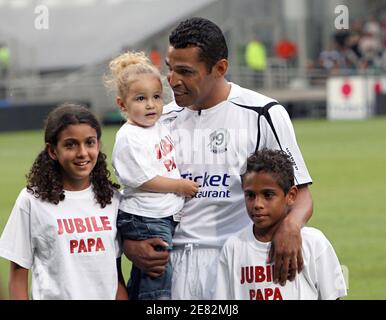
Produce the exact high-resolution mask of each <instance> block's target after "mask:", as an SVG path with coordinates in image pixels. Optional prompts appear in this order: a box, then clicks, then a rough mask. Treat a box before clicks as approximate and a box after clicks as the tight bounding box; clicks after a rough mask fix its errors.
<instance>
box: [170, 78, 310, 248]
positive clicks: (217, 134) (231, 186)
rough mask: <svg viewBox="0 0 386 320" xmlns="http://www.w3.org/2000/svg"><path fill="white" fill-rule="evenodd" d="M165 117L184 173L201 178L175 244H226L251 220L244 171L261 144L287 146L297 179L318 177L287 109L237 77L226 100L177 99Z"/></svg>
mask: <svg viewBox="0 0 386 320" xmlns="http://www.w3.org/2000/svg"><path fill="white" fill-rule="evenodd" d="M163 121H164V123H165V124H167V125H169V127H170V130H171V133H172V138H173V141H174V142H175V144H176V160H177V166H178V168H179V169H180V172H181V176H182V177H184V178H186V179H190V180H194V181H196V182H198V183H199V184H200V189H199V192H198V193H197V194H196V196H195V197H194V198H192V199H191V200H189V201H187V202H185V206H184V208H183V209H182V218H181V222H180V224H179V226H178V227H177V229H176V233H175V236H174V244H175V245H183V244H186V243H197V244H200V245H203V246H209V247H210V246H212V247H221V246H222V245H223V244H224V242H225V240H226V239H227V238H229V236H230V235H232V234H234V233H235V232H238V231H240V230H241V229H243V228H244V227H245V226H247V225H248V224H249V223H250V220H249V218H248V215H247V213H246V211H245V204H244V195H243V191H242V189H241V178H240V174H242V173H243V172H244V171H245V167H246V160H247V157H248V156H249V155H251V154H252V153H254V152H255V151H256V150H257V149H261V148H264V147H265V148H269V149H282V150H283V151H285V152H286V153H287V154H288V155H289V156H290V157H291V160H292V162H293V166H294V171H295V179H296V181H295V183H296V184H297V185H301V184H309V183H311V182H312V180H311V177H310V175H309V173H308V171H307V168H306V165H305V163H304V160H303V157H302V155H301V153H300V150H299V147H298V145H297V142H296V138H295V133H294V129H293V126H292V123H291V120H290V118H289V116H288V113H287V111H286V110H285V109H284V108H283V107H282V106H281V105H279V104H278V103H277V102H276V101H274V100H272V99H271V98H268V97H266V96H263V95H261V94H258V93H256V92H254V91H251V90H248V89H244V88H241V87H240V86H238V85H236V84H233V83H231V91H230V94H229V97H228V99H227V100H226V101H222V102H221V103H219V104H218V105H216V106H214V107H212V108H209V109H205V110H201V111H193V110H191V109H189V108H181V107H178V106H177V105H176V104H175V102H172V103H170V104H168V105H167V106H165V108H164V115H163Z"/></svg>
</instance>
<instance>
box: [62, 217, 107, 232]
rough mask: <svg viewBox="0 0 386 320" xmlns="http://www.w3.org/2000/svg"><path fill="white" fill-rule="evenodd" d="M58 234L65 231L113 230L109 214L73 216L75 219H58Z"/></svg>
mask: <svg viewBox="0 0 386 320" xmlns="http://www.w3.org/2000/svg"><path fill="white" fill-rule="evenodd" d="M56 222H57V225H58V235H62V234H64V233H65V232H66V233H68V234H71V233H74V232H77V233H84V232H86V231H87V232H99V231H108V230H112V227H111V223H110V220H109V217H108V216H100V217H87V218H73V219H57V220H56Z"/></svg>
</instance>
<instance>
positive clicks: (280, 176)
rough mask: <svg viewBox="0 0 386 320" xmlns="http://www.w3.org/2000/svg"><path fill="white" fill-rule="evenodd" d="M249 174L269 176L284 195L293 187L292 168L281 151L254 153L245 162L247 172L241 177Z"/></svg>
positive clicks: (289, 160)
mask: <svg viewBox="0 0 386 320" xmlns="http://www.w3.org/2000/svg"><path fill="white" fill-rule="evenodd" d="M251 172H265V173H269V174H271V175H272V176H273V177H274V178H275V179H276V182H277V184H278V185H279V186H280V188H282V190H283V191H284V193H285V194H287V193H288V191H289V190H290V189H291V187H292V186H293V185H294V178H295V177H294V168H293V166H292V162H291V159H290V157H289V156H288V154H287V153H285V152H284V151H281V150H270V149H262V150H260V151H256V152H255V153H254V154H252V155H251V156H250V157H249V158H248V160H247V170H246V171H245V173H244V174H243V175H242V176H241V177H242V179H244V176H245V175H246V174H248V173H251Z"/></svg>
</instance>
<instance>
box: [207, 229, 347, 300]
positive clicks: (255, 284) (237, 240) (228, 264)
mask: <svg viewBox="0 0 386 320" xmlns="http://www.w3.org/2000/svg"><path fill="white" fill-rule="evenodd" d="M301 236H302V253H303V260H304V269H303V271H302V272H301V273H300V274H297V275H296V278H295V280H294V281H287V282H286V284H285V286H281V285H280V284H275V283H273V281H272V279H273V268H272V265H269V264H267V263H266V260H267V257H268V252H269V249H270V246H271V243H270V242H260V241H258V240H256V238H255V236H254V234H253V228H252V225H250V226H248V227H246V228H245V229H243V230H242V231H241V232H239V233H238V234H237V235H234V236H232V237H230V238H229V239H228V240H227V241H226V243H225V244H224V247H223V249H222V251H221V254H220V258H219V263H218V270H217V281H216V290H215V295H214V298H215V299H220V300H222V299H224V300H317V299H319V300H335V299H337V298H340V297H343V296H346V295H347V291H346V285H345V281H344V277H343V274H342V270H341V266H340V264H339V261H338V258H337V256H336V254H335V251H334V249H333V247H332V245H331V243H330V242H329V241H328V240H327V238H326V237H325V236H324V235H323V233H322V232H321V231H319V230H317V229H315V228H309V227H304V228H302V231H301Z"/></svg>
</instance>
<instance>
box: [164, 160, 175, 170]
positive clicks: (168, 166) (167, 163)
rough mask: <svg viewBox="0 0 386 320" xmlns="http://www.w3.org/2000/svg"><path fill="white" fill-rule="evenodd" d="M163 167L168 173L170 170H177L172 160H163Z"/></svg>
mask: <svg viewBox="0 0 386 320" xmlns="http://www.w3.org/2000/svg"><path fill="white" fill-rule="evenodd" d="M164 166H165V168H166V170H168V172H170V171H172V170H174V169H176V168H177V165H176V163H175V162H174V158H172V159H169V160H165V161H164Z"/></svg>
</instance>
